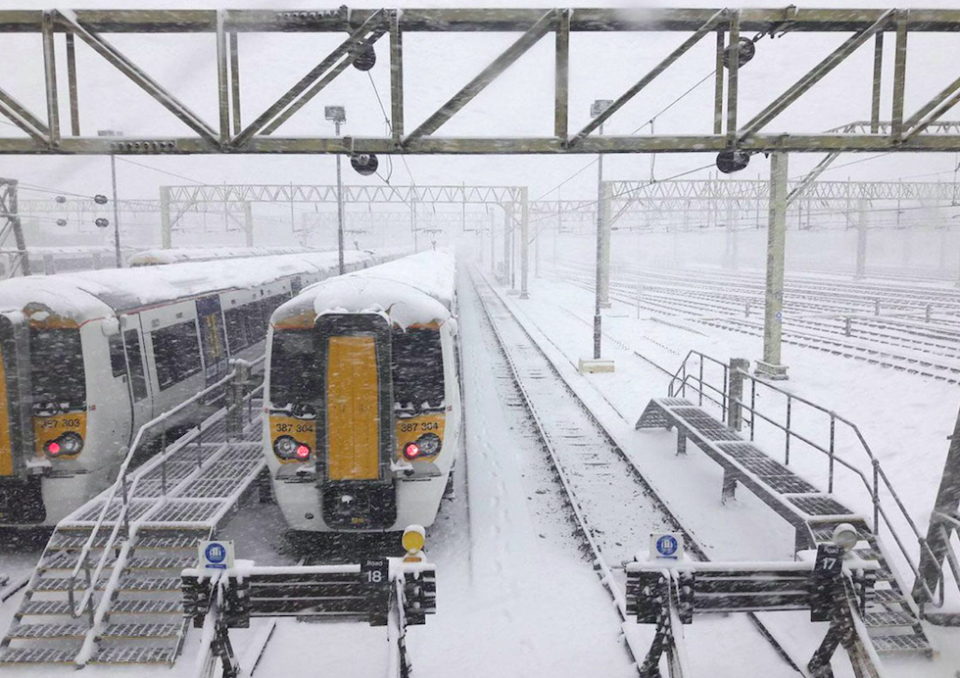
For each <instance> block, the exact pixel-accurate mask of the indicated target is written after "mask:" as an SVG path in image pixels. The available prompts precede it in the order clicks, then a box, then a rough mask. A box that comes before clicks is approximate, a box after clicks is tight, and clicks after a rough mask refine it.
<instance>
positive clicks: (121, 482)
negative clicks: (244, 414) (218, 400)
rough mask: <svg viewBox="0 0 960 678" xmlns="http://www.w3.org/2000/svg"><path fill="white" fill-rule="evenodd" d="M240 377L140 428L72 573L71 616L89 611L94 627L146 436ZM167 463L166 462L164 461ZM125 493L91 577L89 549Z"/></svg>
mask: <svg viewBox="0 0 960 678" xmlns="http://www.w3.org/2000/svg"><path fill="white" fill-rule="evenodd" d="M236 375H237V372H236V371H231V372H230V373H228V374H227V375H226V376H225V377H224V378H223V379H221V380H220V381H217V382H216V383H214V384H211V385H210V386H208V387H206V388H205V389H203V390H202V391H199V392H198V393H196V394H195V395H193V396H191V397H190V398H188V399H187V400H184V401H183V402H182V403H180V404H179V405H177V406H176V407H174V408H173V409H170V410H167V411H166V412H164V413H163V414H161V415H159V416H157V417H154V418H153V419H151V420H150V421H148V422H146V423H145V424H143V425H142V426H141V427H140V429H139V430H138V431H137V435H136V437H135V438H134V440H133V444H132V445H130V449H129V450H127V455H126V457H124V460H123V463H122V464H121V465H120V471H119V472H118V474H117V479H116V480H115V481H114V483H113V486H112V487H111V488H110V494H109V495H108V497H107V500H106V501H105V502H104V504H103V508H102V509H100V514H99V516H97V520H96V523H95V524H94V526H93V530H92V531H91V532H90V536H89V537H88V538H87V541H86V542H85V543H84V545H83V548H82V549H81V550H80V555H79V557H78V559H77V564H76V565H75V566H74V568H73V571H72V572H71V573H70V577H69V582H68V583H67V598H68V601H69V605H70V615H71V616H72V617H74V618H78V617H80V616H81V615H82V614H83V612H84V610H85V609H87V610H88V612H89V614H90V623H91V625H92V624H93V621H94V619H93V614H94V610H93V607H92V606H91V605H90V603H91V601H92V599H93V596H94V594H95V593H96V587H97V582H98V581H99V580H100V575H101V574H102V573H103V568H104V567H105V566H106V563H107V557H108V556H109V555H110V549H111V548H112V547H113V545H114V544H115V543H116V539H117V535H118V533H119V531H120V525H121V524H123V526H124V528H125V531H126V536H127V538H128V539H129V538H130V521H129V519H128V513H129V509H130V497H131V495H132V493H133V491H134V490H136V487H137V484H138V483H139V481H140V476H137V477H136V478H134V481H133V485H132V486H131V487H130V488H129V489H128V488H127V474H128V472H129V470H130V462H131V461H132V460H133V457H134V453H135V452H137V450H138V449H139V447H140V443H141V441H142V440H143V436H144V433H146V432H147V431H148V430H149V429H151V428H153V427H155V426H157V425H158V424H161V423H164V422H166V421H167V420H168V419H169V418H170V417H171V416H173V415H175V414H177V413H179V412H181V411H183V410H184V409H186V408H187V407H189V406H191V405H194V404H196V402H197V401H198V400H200V399H202V398H204V397H206V396H207V395H209V394H210V393H211V392H213V391H214V390H216V389H218V388H221V387H223V386H226V385H227V384H229V383H230V382H231V381H232V380H233V379H234V378H235V377H236ZM161 463H164V462H161ZM120 490H123V493H122V495H121V499H122V502H123V506H122V508H121V510H120V515H118V516H117V519H116V521H115V523H114V526H113V530H112V531H111V533H110V538H109V539H108V540H107V543H106V545H104V547H103V553H102V554H101V556H100V559H99V561H98V562H97V567H96V569H95V571H94V573H93V575H92V576H91V574H90V563H89V555H90V549H91V548H93V543H94V541H96V537H97V535H98V534H99V533H100V528H101V527H102V526H103V522H104V520H105V518H106V515H107V513H108V511H109V510H110V506H111V505H112V504H113V501H114V499H116V497H117V492H119V491H120ZM165 490H166V488H164V491H165ZM81 570H83V571H84V574H85V576H86V580H87V581H86V588H85V590H84V593H83V597H82V598H81V600H80V606H79V608H78V607H77V605H76V597H75V590H74V589H75V586H76V583H77V577H78V576H79V574H80V571H81ZM88 608H89V609H88Z"/></svg>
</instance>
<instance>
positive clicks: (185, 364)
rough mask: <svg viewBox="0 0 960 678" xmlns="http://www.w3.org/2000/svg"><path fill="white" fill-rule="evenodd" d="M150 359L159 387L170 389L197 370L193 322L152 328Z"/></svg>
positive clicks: (198, 351) (195, 324) (197, 357)
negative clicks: (151, 353) (151, 354)
mask: <svg viewBox="0 0 960 678" xmlns="http://www.w3.org/2000/svg"><path fill="white" fill-rule="evenodd" d="M151 336H152V337H153V358H154V362H155V363H156V365H157V381H158V382H159V384H160V390H161V391H162V390H164V389H167V388H170V387H171V386H173V385H174V384H177V383H179V382H181V381H183V380H184V379H186V378H187V377H189V376H191V375H194V374H196V373H197V372H199V371H200V369H201V363H200V342H199V340H198V339H197V323H196V322H194V321H193V320H190V321H189V322H185V323H178V324H176V325H171V326H170V327H164V328H163V329H160V330H156V331H154V332H153V333H152V334H151Z"/></svg>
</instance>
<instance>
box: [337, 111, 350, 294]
mask: <svg viewBox="0 0 960 678" xmlns="http://www.w3.org/2000/svg"><path fill="white" fill-rule="evenodd" d="M334 125H335V126H336V132H337V136H338V137H339V136H340V123H339V122H335V123H334ZM337 253H338V255H339V261H340V275H343V274H344V273H346V272H347V269H346V267H345V266H344V265H343V176H342V175H341V173H340V154H339V153H337Z"/></svg>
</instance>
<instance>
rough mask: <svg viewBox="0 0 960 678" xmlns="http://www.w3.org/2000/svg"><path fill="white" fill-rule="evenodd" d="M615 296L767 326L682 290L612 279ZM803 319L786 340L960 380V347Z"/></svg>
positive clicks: (717, 322)
mask: <svg viewBox="0 0 960 678" xmlns="http://www.w3.org/2000/svg"><path fill="white" fill-rule="evenodd" d="M566 281H567V282H569V283H571V284H573V285H576V286H577V287H580V288H582V289H585V290H588V291H591V292H592V291H593V290H594V284H593V281H592V280H589V279H587V278H586V277H582V276H575V277H568V278H567V279H566ZM610 298H611V299H614V300H617V301H621V302H623V303H625V304H628V305H630V306H634V307H635V306H639V307H640V308H643V309H646V310H648V311H652V312H655V313H662V314H664V315H668V316H672V317H677V318H687V319H689V320H692V321H695V322H698V323H700V324H704V325H708V326H710V327H716V328H718V329H723V330H727V331H732V332H738V333H740V334H747V335H750V336H756V337H762V336H763V325H762V324H761V323H760V322H754V321H751V320H749V319H746V318H723V317H716V316H714V315H708V314H707V313H705V312H704V309H703V308H702V306H700V305H699V304H698V303H697V302H693V301H689V300H686V299H684V298H683V296H680V295H677V296H672V297H671V296H667V295H662V296H661V295H649V294H647V293H646V292H645V293H644V295H643V296H642V297H641V298H640V299H639V300H638V299H637V296H636V288H635V286H634V287H632V286H630V285H629V284H628V283H616V282H613V281H611V283H610ZM712 310H714V311H716V310H717V309H712ZM799 324H801V325H803V327H801V328H797V327H791V326H790V325H791V321H786V322H785V323H784V327H783V339H782V341H783V343H785V344H790V345H793V346H800V347H802V348H809V349H813V350H816V351H823V352H825V353H830V354H832V355H836V356H840V357H843V358H850V359H852V360H859V361H862V362H866V363H868V364H871V365H877V366H879V367H885V368H889V369H893V370H897V371H899V372H906V373H907V374H914V375H918V376H924V377H929V378H931V379H935V380H937V381H945V382H947V383H950V384H960V353H958V352H957V350H956V347H951V346H944V345H942V344H936V343H932V342H928V341H926V340H925V339H921V338H916V339H915V338H912V337H908V338H906V339H905V340H902V341H901V342H900V343H897V342H894V341H891V340H890V335H885V334H882V333H880V332H874V331H862V333H863V334H866V335H867V336H868V338H867V339H864V341H863V343H854V342H853V341H850V340H848V338H847V337H846V335H845V332H844V331H843V330H842V329H840V328H838V327H836V326H830V325H829V324H827V323H819V324H816V323H814V324H813V326H812V327H811V321H808V320H805V321H804V322H802V323H799ZM871 344H874V345H871ZM891 349H903V350H905V351H906V352H905V353H897V352H894V350H891ZM953 361H956V362H953ZM951 363H952V364H951Z"/></svg>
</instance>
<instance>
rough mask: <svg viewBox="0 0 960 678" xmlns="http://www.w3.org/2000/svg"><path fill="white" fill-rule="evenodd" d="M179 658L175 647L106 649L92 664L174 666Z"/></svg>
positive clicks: (101, 651)
mask: <svg viewBox="0 0 960 678" xmlns="http://www.w3.org/2000/svg"><path fill="white" fill-rule="evenodd" d="M176 658H177V649H176V646H174V645H170V646H167V645H163V646H158V647H105V648H102V649H101V650H100V651H99V652H97V654H96V656H94V658H93V659H92V660H91V662H90V663H92V664H173V662H174V660H175V659H176Z"/></svg>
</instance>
